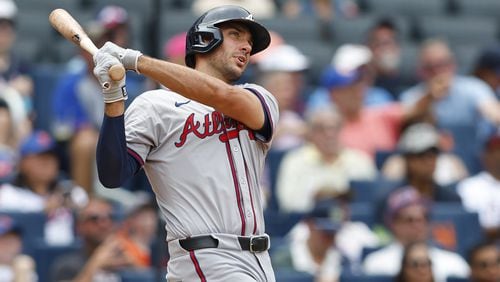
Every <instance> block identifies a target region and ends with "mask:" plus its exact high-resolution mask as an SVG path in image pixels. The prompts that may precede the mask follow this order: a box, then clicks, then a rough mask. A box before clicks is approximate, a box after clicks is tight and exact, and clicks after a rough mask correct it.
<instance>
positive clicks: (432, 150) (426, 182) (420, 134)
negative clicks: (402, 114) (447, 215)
mask: <svg viewBox="0 0 500 282" xmlns="http://www.w3.org/2000/svg"><path fill="white" fill-rule="evenodd" d="M452 143H453V140H451V139H450V138H449V136H448V135H447V134H446V133H444V132H440V131H439V130H438V129H437V128H436V126H434V125H433V124H431V123H428V122H418V123H413V124H410V125H408V126H407V127H406V128H405V129H404V130H403V132H402V134H401V136H400V138H399V141H398V147H397V153H396V154H394V155H392V156H390V157H389V158H388V159H387V160H386V161H385V162H384V165H383V167H382V174H383V176H384V177H385V178H387V179H390V180H394V181H402V182H405V183H408V184H410V185H412V186H413V187H415V188H417V189H418V190H419V191H420V192H421V193H422V194H423V195H425V196H426V197H428V198H429V199H432V200H434V201H446V202H448V201H452V202H460V197H459V196H458V195H457V193H455V192H454V191H453V190H451V189H445V187H447V186H450V185H452V184H454V183H456V182H458V181H460V180H462V179H464V178H465V177H467V176H468V172H467V168H466V167H465V164H464V163H463V161H462V160H461V159H460V157H458V155H456V154H454V153H452V152H451V151H450V147H452V146H453V145H452ZM400 186H402V185H400Z"/></svg>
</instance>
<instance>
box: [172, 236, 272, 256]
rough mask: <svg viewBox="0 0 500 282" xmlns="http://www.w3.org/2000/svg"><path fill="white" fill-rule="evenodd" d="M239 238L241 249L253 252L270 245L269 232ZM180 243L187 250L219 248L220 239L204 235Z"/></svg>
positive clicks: (181, 240)
mask: <svg viewBox="0 0 500 282" xmlns="http://www.w3.org/2000/svg"><path fill="white" fill-rule="evenodd" d="M237 238H238V243H239V244H240V247H241V249H242V250H244V251H249V252H252V253H259V252H264V251H267V250H268V249H269V246H270V240H269V235H267V234H264V235H258V236H249V237H243V236H238V237H237ZM179 244H180V245H181V247H182V248H183V249H184V250H186V251H194V250H199V249H206V248H217V247H218V246H219V240H218V239H217V238H214V237H212V236H210V235H204V236H196V237H190V238H186V239H180V240H179Z"/></svg>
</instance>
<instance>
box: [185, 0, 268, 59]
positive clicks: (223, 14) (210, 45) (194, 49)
mask: <svg viewBox="0 0 500 282" xmlns="http://www.w3.org/2000/svg"><path fill="white" fill-rule="evenodd" d="M227 22H239V23H242V24H244V25H245V26H246V27H247V28H248V29H249V30H250V33H251V34H252V40H253V46H252V52H251V53H250V55H253V54H255V53H258V52H260V51H262V50H264V49H266V48H267V46H269V43H270V42H271V36H270V35H269V32H268V31H267V29H266V28H265V27H264V26H262V25H261V24H259V23H257V22H255V21H254V19H253V16H252V14H251V13H250V12H249V11H247V10H245V9H244V8H242V7H239V6H231V5H226V6H221V7H217V8H213V9H211V10H209V11H208V12H206V13H204V14H203V15H201V16H200V17H199V18H198V19H197V20H196V21H195V22H194V24H193V26H191V28H190V29H189V31H188V33H187V36H186V57H185V61H186V65H187V66H188V67H191V68H194V66H195V59H194V54H195V53H208V52H210V51H211V50H213V49H214V48H216V47H217V46H219V45H220V44H221V43H222V40H223V38H222V32H221V31H220V29H219V28H218V27H217V26H218V25H219V24H222V23H227ZM207 36H208V37H209V38H210V41H208V42H207V41H205V40H206V39H207Z"/></svg>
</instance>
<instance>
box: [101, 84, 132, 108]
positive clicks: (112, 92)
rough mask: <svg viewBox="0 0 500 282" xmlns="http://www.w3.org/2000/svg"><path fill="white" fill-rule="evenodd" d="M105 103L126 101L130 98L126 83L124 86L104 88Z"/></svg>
mask: <svg viewBox="0 0 500 282" xmlns="http://www.w3.org/2000/svg"><path fill="white" fill-rule="evenodd" d="M102 94H103V98H104V103H106V104H109V103H114V102H118V101H125V100H127V99H128V94H127V88H126V86H125V84H124V85H123V86H121V85H117V86H114V87H111V88H110V89H103V90H102Z"/></svg>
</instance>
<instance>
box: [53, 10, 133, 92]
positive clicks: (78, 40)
mask: <svg viewBox="0 0 500 282" xmlns="http://www.w3.org/2000/svg"><path fill="white" fill-rule="evenodd" d="M49 21H50V24H51V25H52V26H53V27H54V28H55V29H56V30H57V31H58V32H59V33H60V34H61V35H62V36H64V38H66V39H67V40H69V41H71V42H73V43H75V44H76V45H77V46H79V47H80V48H82V49H83V50H85V51H87V52H89V53H90V54H91V55H92V56H93V55H94V54H95V53H96V52H97V50H99V49H97V47H96V46H95V44H94V42H92V40H90V38H89V36H88V35H87V33H86V32H85V31H83V28H82V27H81V25H80V24H79V23H78V22H77V21H76V20H75V19H74V18H73V17H72V16H71V15H70V14H69V13H68V12H67V11H66V10H64V9H55V10H53V11H52V12H51V13H50V15H49ZM124 76H125V68H124V67H123V66H122V65H121V64H120V65H114V66H111V68H110V69H109V77H110V78H111V79H112V80H114V81H119V80H121V79H122V78H123V77H124ZM104 87H106V85H104Z"/></svg>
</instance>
